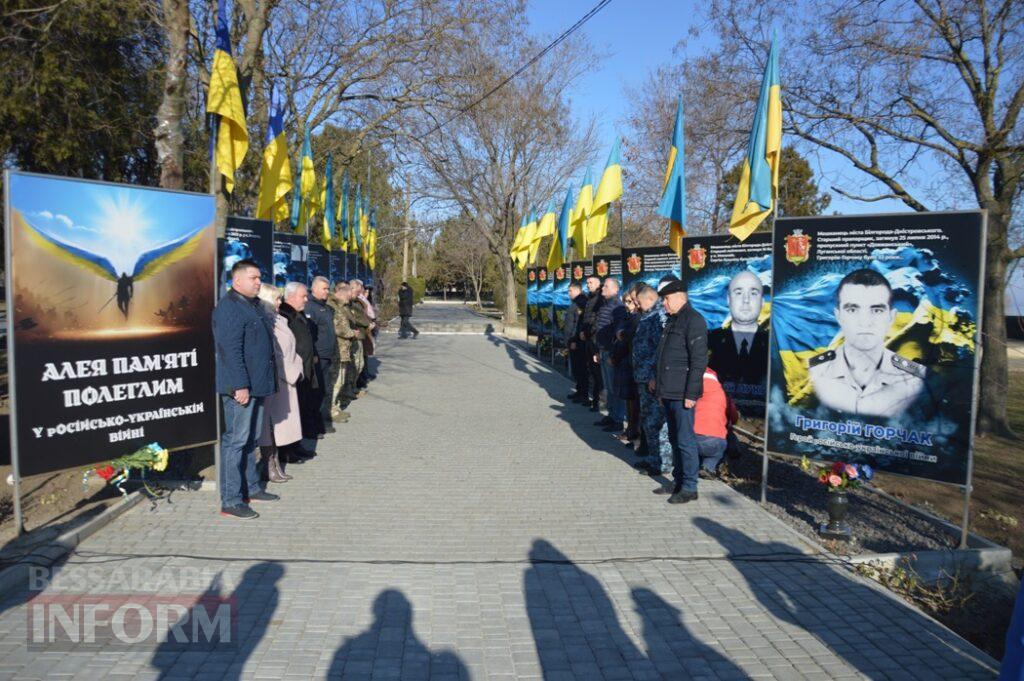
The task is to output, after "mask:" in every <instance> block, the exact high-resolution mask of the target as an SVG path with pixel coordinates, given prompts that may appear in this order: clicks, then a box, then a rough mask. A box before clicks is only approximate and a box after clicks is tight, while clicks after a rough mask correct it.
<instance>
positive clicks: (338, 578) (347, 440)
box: [0, 335, 994, 680]
mask: <svg viewBox="0 0 1024 681" xmlns="http://www.w3.org/2000/svg"><path fill="white" fill-rule="evenodd" d="M383 345H384V347H383V350H382V353H381V360H382V366H381V372H380V378H379V380H377V381H376V382H375V383H373V384H372V386H371V392H370V394H369V395H368V396H367V397H366V398H364V399H362V400H360V401H359V402H357V403H356V404H354V405H353V406H352V407H351V411H352V412H353V414H354V416H353V419H352V421H351V422H350V423H348V424H346V425H344V426H341V427H340V428H339V432H338V433H337V434H335V435H330V436H328V437H327V438H326V439H325V440H323V441H322V442H321V446H320V451H321V456H319V457H318V458H317V459H316V460H314V461H312V462H310V463H308V464H305V465H303V466H292V467H291V468H290V472H292V473H294V474H295V480H293V481H292V482H289V483H287V484H284V485H277V486H275V490H274V491H278V492H280V493H281V494H282V496H283V499H282V500H281V501H280V502H277V503H273V504H263V505H261V506H259V510H260V512H261V513H262V517H261V518H260V519H259V520H256V521H253V522H241V521H237V520H232V519H227V518H223V517H221V516H219V515H218V514H217V513H216V510H217V499H216V496H215V495H214V494H213V493H211V492H177V493H175V494H174V495H173V496H172V497H171V502H170V503H159V504H157V505H156V506H155V507H154V508H150V507H149V506H148V505H140V506H138V507H136V508H135V509H133V510H132V511H130V512H129V513H127V514H125V515H124V516H122V517H121V518H120V519H118V520H117V521H116V522H115V523H113V524H112V525H111V526H110V527H108V528H106V529H104V530H103V531H101V532H100V533H98V534H97V535H95V536H94V537H92V538H91V539H89V540H87V541H86V542H84V544H82V545H81V547H80V548H79V551H78V552H77V553H76V554H75V555H73V556H72V557H71V558H70V559H69V560H68V561H67V563H66V564H65V565H64V566H63V568H62V572H61V573H60V575H59V576H58V578H57V579H56V580H55V581H54V582H53V584H52V585H51V586H50V588H49V589H47V590H46V591H44V592H43V593H42V595H41V596H40V597H39V598H38V599H37V602H38V601H39V600H45V599H46V598H53V597H55V596H62V597H64V598H65V599H69V600H72V601H76V602H84V601H85V600H86V598H85V596H81V594H83V593H86V594H89V595H92V596H95V597H97V598H103V596H102V594H122V593H127V594H134V595H132V596H130V599H131V598H134V599H136V600H138V595H139V594H145V593H147V592H153V593H158V594H160V596H161V597H167V596H171V595H180V597H181V598H182V599H185V600H189V601H190V599H195V598H197V597H199V596H200V595H205V596H207V597H209V596H219V597H230V598H233V599H234V600H233V601H232V602H233V603H234V608H235V614H236V621H237V630H236V640H237V642H236V643H235V644H234V645H231V646H227V645H223V646H221V647H219V648H216V649H213V650H189V649H186V650H184V651H182V650H179V649H175V647H174V646H173V645H169V644H166V643H164V644H160V645H156V644H151V643H149V644H147V643H142V644H137V645H136V646H134V647H132V648H131V649H128V650H123V649H121V648H117V647H115V646H114V645H113V644H109V643H106V644H99V645H90V644H77V645H72V646H70V647H71V649H72V652H66V651H61V650H54V649H53V648H50V649H46V648H43V649H42V651H29V650H26V640H27V627H28V624H27V615H28V613H29V612H31V609H32V607H33V603H32V602H30V603H29V604H28V605H26V604H25V603H24V601H25V598H26V596H27V594H18V595H15V596H13V597H9V598H8V599H7V600H6V601H4V602H3V604H2V608H3V612H2V614H0V678H15V679H30V678H37V679H43V678H46V679H56V678H74V679H79V678H82V679H94V678H95V679H98V678H107V679H135V678H196V679H237V678H246V679H249V678H266V679H309V678H320V679H322V678H325V677H331V678H347V679H373V680H376V679H427V678H432V679H457V678H472V679H513V678H527V679H529V678H533V679H540V678H544V679H585V680H600V679H608V680H612V679H667V680H676V679H720V680H724V679H747V678H751V679H770V678H774V679H787V680H788V679H822V680H824V679H848V678H872V679H937V678H945V679H973V678H992V677H993V676H994V673H993V670H992V668H991V667H990V666H988V665H989V664H991V661H990V660H988V659H987V658H986V657H985V656H983V655H981V654H980V653H978V651H977V650H975V649H974V648H972V647H971V646H970V645H968V644H966V643H965V642H964V641H962V640H960V639H959V638H958V637H956V636H955V635H953V634H952V633H951V632H949V631H948V630H946V629H944V628H943V627H941V626H939V625H938V624H936V623H935V622H934V621H932V620H930V619H928V618H927V617H925V616H923V615H921V614H919V613H918V612H916V611H914V610H913V609H911V608H909V607H907V606H905V605H903V604H902V603H901V602H900V601H899V600H897V599H895V598H894V597H891V596H889V595H888V594H886V593H884V592H883V591H881V590H880V589H878V588H875V587H874V586H872V585H871V584H869V583H868V582H865V581H862V580H860V579H858V578H856V577H854V576H852V575H850V574H849V573H847V572H846V571H844V570H843V569H842V568H840V567H837V566H833V565H830V564H829V563H828V561H827V560H824V559H822V557H820V556H815V555H813V554H814V549H813V547H811V546H809V545H806V544H804V543H803V542H802V541H801V540H799V539H798V538H797V537H796V536H795V535H794V534H792V533H791V532H790V531H789V530H788V529H787V528H785V527H784V526H783V525H782V524H781V523H779V522H777V521H776V520H774V519H772V518H771V517H770V516H768V515H767V514H765V513H762V512H761V511H760V510H759V509H758V508H757V507H756V505H754V504H752V503H751V502H749V501H747V500H746V499H745V498H743V497H741V496H739V495H738V494H736V493H734V492H733V491H731V490H730V489H728V488H727V487H725V486H723V485H721V484H718V483H713V484H712V483H707V484H705V483H703V482H702V487H701V498H700V500H699V501H698V502H696V503H692V504H687V505H685V506H682V507H679V506H669V505H667V504H666V503H664V501H663V499H662V498H661V497H658V496H656V495H653V494H651V489H652V488H653V487H654V485H653V484H652V483H651V481H650V480H649V479H647V478H645V477H641V476H639V475H637V474H636V473H634V472H632V469H631V468H630V466H629V463H628V462H627V461H626V460H624V459H623V458H622V457H623V454H624V451H625V450H624V448H622V447H621V445H618V444H617V443H616V442H614V441H613V440H612V439H611V438H610V437H608V435H607V434H604V433H601V432H599V431H597V429H595V428H593V427H592V426H591V425H590V423H591V421H592V420H593V419H592V415H591V414H590V412H587V411H585V410H583V409H582V408H580V407H577V406H575V405H565V404H564V403H563V401H562V399H561V398H562V397H563V396H564V393H565V392H566V390H567V387H568V386H567V383H566V382H565V380H564V379H562V378H561V377H559V376H557V375H554V374H552V373H550V372H549V371H548V370H547V369H546V368H545V367H544V366H543V365H542V364H539V363H538V362H537V361H536V360H534V359H533V358H531V357H530V356H529V355H527V354H526V353H524V352H522V351H521V350H520V349H519V347H520V346H518V345H515V344H511V343H509V342H506V341H504V340H502V339H500V338H497V337H494V336H490V335H487V336H485V335H477V336H465V335H451V336H441V335H436V336H425V335H424V336H421V337H420V338H418V339H416V340H403V341H398V340H395V339H393V337H392V338H391V339H388V340H386V341H385V342H384V344H383ZM107 598H108V599H109V596H107ZM130 599H129V600H130Z"/></svg>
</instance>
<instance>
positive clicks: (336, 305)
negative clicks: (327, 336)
mask: <svg viewBox="0 0 1024 681" xmlns="http://www.w3.org/2000/svg"><path fill="white" fill-rule="evenodd" d="M327 305H328V307H330V308H331V309H332V310H333V311H334V335H335V337H337V339H338V361H340V362H351V361H352V341H354V340H355V339H356V332H355V330H354V329H353V328H352V324H351V323H350V322H349V320H348V315H347V314H345V310H344V309H343V307H344V305H342V304H341V303H340V302H338V299H337V298H335V297H334V296H331V297H330V298H328V299H327Z"/></svg>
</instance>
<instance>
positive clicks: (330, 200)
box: [321, 154, 335, 251]
mask: <svg viewBox="0 0 1024 681" xmlns="http://www.w3.org/2000/svg"><path fill="white" fill-rule="evenodd" d="M323 204H324V233H323V234H322V235H321V238H322V239H323V242H324V246H325V247H326V248H327V250H329V251H330V250H334V219H335V215H334V155H333V154H327V168H326V169H325V170H324V200H323Z"/></svg>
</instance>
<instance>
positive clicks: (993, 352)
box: [977, 211, 1013, 436]
mask: <svg viewBox="0 0 1024 681" xmlns="http://www.w3.org/2000/svg"><path fill="white" fill-rule="evenodd" d="M1000 234H1001V235H1002V236H1001V238H1000V236H999V235H1000ZM1005 245H1006V225H1005V224H1004V223H1003V222H1002V215H1001V214H999V213H993V212H992V211H990V212H989V214H988V246H987V247H986V249H985V252H986V260H987V262H986V263H985V297H984V300H983V304H982V308H983V309H982V322H981V324H982V326H981V330H982V333H983V336H982V340H981V353H982V354H981V375H980V379H979V388H978V390H979V394H978V428H977V434H978V435H1003V436H1012V435H1013V431H1011V430H1010V424H1009V421H1008V419H1007V416H1006V394H1007V388H1008V385H1009V378H1010V377H1009V369H1008V364H1007V360H1006V316H1005V315H1006V311H1005V309H1004V307H1005V305H1004V297H1005V289H1004V287H1005V286H1006V261H1005V260H1004V259H1003V258H1004V257H1005V255H1006V248H1005Z"/></svg>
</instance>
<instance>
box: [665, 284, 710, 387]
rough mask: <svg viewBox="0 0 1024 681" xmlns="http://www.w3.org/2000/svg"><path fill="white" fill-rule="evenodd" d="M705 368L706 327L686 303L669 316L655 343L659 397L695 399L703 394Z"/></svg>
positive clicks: (702, 320) (697, 314)
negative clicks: (656, 344) (656, 343)
mask: <svg viewBox="0 0 1024 681" xmlns="http://www.w3.org/2000/svg"><path fill="white" fill-rule="evenodd" d="M707 366H708V325H707V322H705V321H704V317H702V316H701V314H700V313H699V312H697V311H696V310H695V309H693V306H692V305H690V303H686V305H684V306H683V308H682V309H681V310H679V312H677V313H676V314H674V315H668V320H667V321H666V322H665V326H664V328H663V329H662V330H661V340H660V342H659V343H658V367H657V375H656V378H655V380H656V381H657V391H658V397H659V398H661V399H663V400H696V399H699V398H700V396H701V394H703V392H704V370H705V369H706V368H707Z"/></svg>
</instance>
